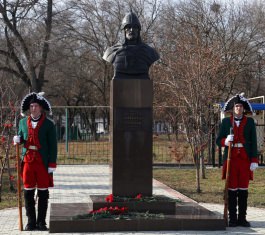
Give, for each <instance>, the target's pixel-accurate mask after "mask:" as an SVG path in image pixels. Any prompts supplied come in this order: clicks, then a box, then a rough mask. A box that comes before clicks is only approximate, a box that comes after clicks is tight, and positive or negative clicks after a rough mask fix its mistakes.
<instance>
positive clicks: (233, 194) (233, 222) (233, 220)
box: [228, 190, 237, 227]
mask: <svg viewBox="0 0 265 235" xmlns="http://www.w3.org/2000/svg"><path fill="white" fill-rule="evenodd" d="M228 211H229V227H236V226H237V190H235V191H233V190H228Z"/></svg>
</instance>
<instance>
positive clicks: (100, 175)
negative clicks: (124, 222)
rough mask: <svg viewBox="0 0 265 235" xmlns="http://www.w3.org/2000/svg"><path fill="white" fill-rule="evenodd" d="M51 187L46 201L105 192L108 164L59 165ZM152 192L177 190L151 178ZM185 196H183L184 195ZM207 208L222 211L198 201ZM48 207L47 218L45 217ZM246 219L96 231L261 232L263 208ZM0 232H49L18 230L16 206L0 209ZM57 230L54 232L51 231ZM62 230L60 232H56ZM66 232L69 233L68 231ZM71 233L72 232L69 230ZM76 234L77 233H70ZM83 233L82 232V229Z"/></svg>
mask: <svg viewBox="0 0 265 235" xmlns="http://www.w3.org/2000/svg"><path fill="white" fill-rule="evenodd" d="M54 180H55V187H54V188H53V189H50V203H67V202H69V203H76V202H87V200H88V195H91V194H109V193H110V192H111V189H110V187H109V167H108V166H106V165H100V166H99V165H89V166H80V165H78V166H76V165H66V166H59V167H58V169H57V170H56V172H55V174H54ZM153 193H154V194H163V195H166V196H169V197H172V198H176V197H177V196H179V193H178V192H176V191H174V190H172V189H170V188H168V187H167V186H165V185H163V184H161V183H160V182H158V181H156V180H154V183H153ZM184 197H185V196H184ZM201 205H203V206H204V207H206V208H207V209H209V210H211V211H214V212H216V213H217V214H219V215H220V213H222V211H223V206H222V205H216V204H201ZM49 213H50V212H49V210H48V215H47V221H48V220H49ZM247 219H248V220H249V221H250V222H251V225H252V227H251V228H243V227H235V228H227V229H226V230H225V231H156V232H154V231H150V232H116V233H113V232H111V233H96V234H100V235H102V234H104V235H114V234H115V235H121V234H130V235H131V234H137V235H138V234H150V235H151V234H211V235H219V234H240V235H241V234H265V209H259V208H249V209H248V216H247ZM23 224H24V226H25V224H26V216H25V209H24V208H23ZM0 234H1V235H2V234H12V235H13V234H23V235H24V234H25V235H27V234H34V235H39V234H43V235H44V234H49V232H40V231H33V232H25V231H24V232H20V231H18V210H17V208H14V209H13V208H12V209H6V210H0ZM54 234H57V233H54ZM60 234H62V233H60ZM68 234H69V233H68ZM71 234H73V233H71ZM74 234H80V233H74ZM82 234H84V233H82ZM85 234H95V233H85Z"/></svg>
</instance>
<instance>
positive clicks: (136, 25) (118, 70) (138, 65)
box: [103, 12, 159, 79]
mask: <svg viewBox="0 0 265 235" xmlns="http://www.w3.org/2000/svg"><path fill="white" fill-rule="evenodd" d="M121 29H122V30H123V31H124V35H125V42H124V43H123V44H122V43H118V44H116V45H114V46H112V47H109V48H108V49H107V50H106V51H105V53H104V55H103V59H104V60H106V61H108V62H110V63H112V64H113V66H114V77H113V78H114V79H150V78H149V75H148V71H149V67H150V66H151V65H152V64H153V63H154V62H155V61H157V60H158V59H159V54H158V53H157V52H156V50H155V49H154V48H152V47H150V46H148V45H147V44H145V43H143V42H142V40H141V37H140V31H141V24H140V22H139V19H138V18H137V16H136V15H135V14H134V13H133V12H130V13H128V14H126V15H125V17H124V18H123V20H122V26H121Z"/></svg>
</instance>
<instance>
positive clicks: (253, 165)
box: [250, 162, 259, 171]
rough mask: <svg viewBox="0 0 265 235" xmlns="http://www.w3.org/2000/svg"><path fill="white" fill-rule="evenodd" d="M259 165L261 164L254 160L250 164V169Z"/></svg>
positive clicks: (252, 169) (254, 168)
mask: <svg viewBox="0 0 265 235" xmlns="http://www.w3.org/2000/svg"><path fill="white" fill-rule="evenodd" d="M258 167H259V164H258V163H256V162H252V163H251V164H250V170H251V171H254V170H256V169H257V168H258Z"/></svg>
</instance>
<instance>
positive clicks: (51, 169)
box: [48, 167, 56, 174]
mask: <svg viewBox="0 0 265 235" xmlns="http://www.w3.org/2000/svg"><path fill="white" fill-rule="evenodd" d="M55 170H56V168H52V167H48V173H49V174H51V173H53V172H54V171H55Z"/></svg>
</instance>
